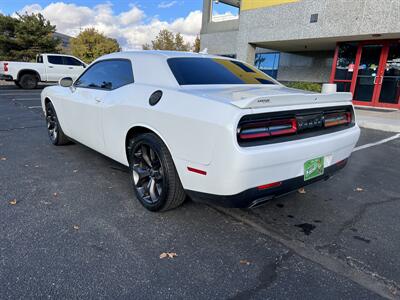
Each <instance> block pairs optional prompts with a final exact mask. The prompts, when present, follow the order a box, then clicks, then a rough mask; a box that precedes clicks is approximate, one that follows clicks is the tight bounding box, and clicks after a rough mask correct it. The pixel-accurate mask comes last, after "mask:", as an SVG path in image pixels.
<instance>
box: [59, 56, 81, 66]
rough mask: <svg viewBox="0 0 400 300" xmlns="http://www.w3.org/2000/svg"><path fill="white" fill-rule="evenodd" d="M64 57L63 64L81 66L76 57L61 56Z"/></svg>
mask: <svg viewBox="0 0 400 300" xmlns="http://www.w3.org/2000/svg"><path fill="white" fill-rule="evenodd" d="M63 59H64V65H68V66H81V65H82V63H81V62H80V61H79V60H77V59H76V58H73V57H70V56H63Z"/></svg>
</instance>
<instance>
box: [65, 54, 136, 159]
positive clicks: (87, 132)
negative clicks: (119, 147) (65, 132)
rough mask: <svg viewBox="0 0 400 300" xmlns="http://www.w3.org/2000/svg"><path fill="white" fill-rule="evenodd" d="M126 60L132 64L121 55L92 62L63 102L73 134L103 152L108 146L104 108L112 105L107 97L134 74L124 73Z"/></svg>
mask: <svg viewBox="0 0 400 300" xmlns="http://www.w3.org/2000/svg"><path fill="white" fill-rule="evenodd" d="M126 63H129V66H131V65H130V61H129V60H122V59H108V60H102V61H98V62H96V63H95V64H93V65H91V66H90V67H89V68H88V69H87V70H86V71H85V72H84V73H83V74H82V75H81V76H80V77H79V78H78V80H77V81H76V82H75V84H74V86H73V88H72V89H71V97H70V99H69V101H66V102H67V103H65V105H64V111H65V112H66V114H67V118H68V120H70V122H69V128H68V129H69V131H70V132H71V135H72V138H74V139H76V140H77V141H78V142H81V143H82V144H84V145H87V146H89V147H91V148H93V149H95V150H97V151H99V152H101V153H104V149H105V148H104V138H103V124H102V119H101V116H102V110H103V109H104V107H106V106H108V105H109V102H108V99H111V98H113V97H112V96H113V93H115V92H116V90H117V89H119V88H120V87H122V86H123V85H125V84H128V83H131V82H133V75H132V76H129V75H128V76H127V75H125V72H124V70H126V68H124V64H126ZM130 72H132V68H131V67H130ZM130 78H132V80H130ZM115 121H117V119H115Z"/></svg>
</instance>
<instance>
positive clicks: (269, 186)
mask: <svg viewBox="0 0 400 300" xmlns="http://www.w3.org/2000/svg"><path fill="white" fill-rule="evenodd" d="M281 185H282V182H281V181H278V182H273V183H268V184H263V185H260V186H258V187H257V189H258V190H260V191H261V190H266V189H272V188H276V187H278V186H281Z"/></svg>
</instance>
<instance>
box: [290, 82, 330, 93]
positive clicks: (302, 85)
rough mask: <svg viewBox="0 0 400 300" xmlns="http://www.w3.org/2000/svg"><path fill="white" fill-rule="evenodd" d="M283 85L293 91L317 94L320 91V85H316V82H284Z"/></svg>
mask: <svg viewBox="0 0 400 300" xmlns="http://www.w3.org/2000/svg"><path fill="white" fill-rule="evenodd" d="M284 85H286V86H287V87H290V88H294V89H299V90H305V91H311V92H317V93H320V92H321V89H322V83H316V82H300V81H290V82H285V83H284Z"/></svg>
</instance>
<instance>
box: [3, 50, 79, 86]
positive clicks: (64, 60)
mask: <svg viewBox="0 0 400 300" xmlns="http://www.w3.org/2000/svg"><path fill="white" fill-rule="evenodd" d="M85 68H86V64H85V63H84V62H83V61H81V60H80V59H78V58H76V57H74V56H70V55H64V54H50V53H49V54H40V55H38V56H37V57H36V63H28V62H16V61H0V79H2V80H6V81H14V82H15V84H16V85H17V86H18V87H21V88H23V89H34V88H36V86H37V85H38V83H39V82H57V81H58V80H60V79H61V78H63V77H71V78H72V79H73V80H75V79H76V78H78V76H79V75H80V74H81V73H82V71H83V70H84V69H85Z"/></svg>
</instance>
